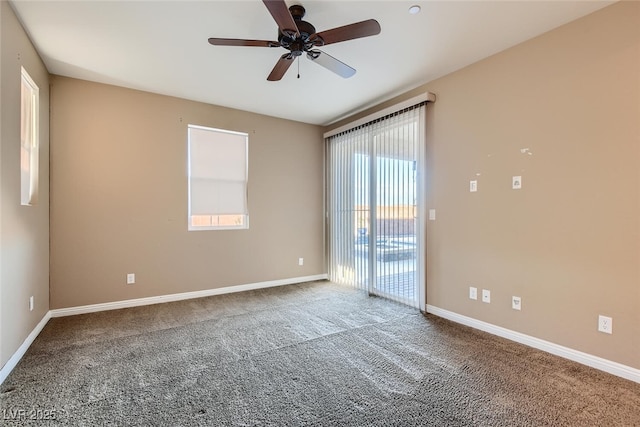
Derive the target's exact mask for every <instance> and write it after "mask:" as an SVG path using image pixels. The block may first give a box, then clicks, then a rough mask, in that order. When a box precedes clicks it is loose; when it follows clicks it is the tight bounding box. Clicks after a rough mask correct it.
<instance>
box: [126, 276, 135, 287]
mask: <svg viewBox="0 0 640 427" xmlns="http://www.w3.org/2000/svg"><path fill="white" fill-rule="evenodd" d="M134 283H136V275H135V274H134V273H129V274H127V285H133V284H134Z"/></svg>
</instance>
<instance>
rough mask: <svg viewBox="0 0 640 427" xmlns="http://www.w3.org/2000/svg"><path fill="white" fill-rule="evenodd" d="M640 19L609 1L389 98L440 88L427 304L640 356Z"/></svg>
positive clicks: (633, 8)
mask: <svg viewBox="0 0 640 427" xmlns="http://www.w3.org/2000/svg"><path fill="white" fill-rule="evenodd" d="M638 23H640V3H638V2H633V3H631V2H621V3H618V4H614V5H612V6H610V7H607V8H605V9H603V10H601V11H599V12H596V13H594V14H592V15H590V16H587V17H585V18H583V19H580V20H578V21H575V22H573V23H570V24H568V25H566V26H563V27H561V28H559V29H556V30H554V31H551V32H549V33H547V34H544V35H542V36H540V37H538V38H536V39H533V40H531V41H528V42H526V43H523V44H521V45H519V46H516V47H514V48H511V49H509V50H507V51H504V52H502V53H500V54H498V55H495V56H493V57H491V58H488V59H486V60H483V61H481V62H479V63H476V64H474V65H471V66H469V67H467V68H465V69H462V70H460V71H458V72H456V73H453V74H450V75H448V76H446V77H443V78H441V79H438V80H436V81H433V82H431V83H429V84H427V85H424V86H422V87H420V88H417V89H416V90H414V91H411V92H410V93H407V94H404V95H403V96H401V97H398V98H396V99H394V100H391V101H390V102H388V103H385V105H389V104H393V103H394V102H397V101H399V100H401V99H406V98H409V97H410V96H412V95H415V94H417V93H419V92H424V91H425V90H428V91H431V92H434V93H436V94H437V101H436V103H435V104H433V105H430V106H429V107H428V119H427V127H428V131H427V152H428V163H429V171H428V175H429V178H428V183H427V184H428V196H427V199H428V200H427V202H428V206H429V207H430V208H434V209H436V210H437V220H436V221H435V222H432V221H429V223H428V228H427V245H428V248H427V250H428V253H427V268H428V273H427V303H428V304H431V305H433V306H436V307H440V308H443V309H446V310H450V311H453V312H456V313H460V314H463V315H466V316H470V317H472V318H475V319H479V320H482V321H485V322H489V323H492V324H495V325H499V326H502V327H505V328H508V329H511V330H515V331H518V332H522V333H524V334H527V335H531V336H534V337H538V338H541V339H544V340H548V341H551V342H554V343H558V344H561V345H564V346H567V347H570V348H573V349H577V350H580V351H584V352H586V353H590V354H593V355H596V356H600V357H604V358H606V359H609V360H613V361H616V362H620V363H623V364H626V365H628V366H632V367H634V368H640V25H638ZM377 108H379V107H377ZM369 111H371V110H369ZM366 113H367V112H364V113H363V115H364V114H366ZM338 125H339V124H338ZM523 149H529V151H527V152H525V153H522V151H521V150H523ZM528 153H531V155H529V154H528ZM478 174H479V175H478ZM514 175H521V176H522V177H523V188H522V189H521V190H519V191H515V190H511V188H510V187H511V177H512V176H514ZM476 178H477V179H478V188H479V190H478V192H477V193H470V192H469V181H470V180H471V179H476ZM470 285H473V286H476V287H478V288H479V289H489V290H491V292H492V293H491V303H490V304H483V303H482V302H480V301H472V300H470V299H469V298H468V289H469V286H470ZM512 295H517V296H520V297H522V307H523V308H522V311H520V312H518V311H514V310H512V309H511V304H510V298H511V296H512ZM598 314H603V315H607V316H611V317H613V326H614V327H613V335H606V334H603V333H599V332H597V330H596V328H597V319H598Z"/></svg>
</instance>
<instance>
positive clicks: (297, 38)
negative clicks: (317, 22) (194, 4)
mask: <svg viewBox="0 0 640 427" xmlns="http://www.w3.org/2000/svg"><path fill="white" fill-rule="evenodd" d="M263 3H264V5H265V6H266V7H267V9H268V10H269V13H271V16H272V17H273V19H274V20H275V21H276V24H278V41H269V40H243V39H224V38H213V37H212V38H210V39H209V43H211V44H212V45H215V46H255V47H283V48H285V49H287V50H288V51H289V52H287V53H285V54H284V55H282V56H281V57H280V59H279V60H278V62H277V63H276V65H275V67H273V70H271V74H269V77H267V80H269V81H277V80H280V79H282V77H283V76H284V74H285V73H286V72H287V70H288V69H289V67H290V66H291V64H293V61H294V60H295V59H296V58H298V57H299V56H301V55H302V54H303V53H306V54H307V58H309V59H310V60H311V61H313V62H315V63H317V64H319V65H321V66H323V67H325V68H327V69H328V70H330V71H333V72H334V73H336V74H338V75H339V76H342V77H344V78H348V77H351V76H353V75H354V74H355V73H356V70H355V69H354V68H351V67H350V66H348V65H347V64H345V63H344V62H341V61H339V60H337V59H336V58H334V57H332V56H330V55H328V54H326V53H324V52H322V51H320V50H318V49H317V47H319V46H325V45H328V44H332V43H339V42H343V41H346V40H353V39H358V38H362V37H369V36H374V35H376V34H380V24H378V21H376V20H375V19H369V20H366V21H362V22H356V23H354V24H349V25H345V26H342V27H337V28H333V29H331V30H326V31H321V32H319V33H317V32H316V29H315V27H314V26H313V25H311V24H310V23H308V22H306V21H303V20H302V18H303V17H304V15H305V9H304V7H302V6H300V5H293V6H291V7H289V8H287V5H286V3H285V2H284V0H263ZM298 77H299V76H298Z"/></svg>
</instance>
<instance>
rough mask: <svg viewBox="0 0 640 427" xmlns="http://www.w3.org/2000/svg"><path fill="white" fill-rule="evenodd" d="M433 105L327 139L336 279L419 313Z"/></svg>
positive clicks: (331, 264)
mask: <svg viewBox="0 0 640 427" xmlns="http://www.w3.org/2000/svg"><path fill="white" fill-rule="evenodd" d="M424 108H425V103H421V104H418V105H416V106H413V107H409V108H406V109H403V110H402V111H398V112H396V113H394V114H390V115H388V116H385V117H383V118H381V119H378V120H376V121H373V122H370V123H367V124H364V125H362V126H359V127H356V128H354V129H350V130H347V131H345V132H342V133H339V134H337V135H334V136H331V137H329V138H328V139H327V147H328V153H327V158H328V174H327V177H328V186H327V187H328V189H329V194H328V199H327V207H328V212H329V223H328V224H329V229H328V230H329V231H328V236H329V238H328V240H329V245H328V247H329V251H328V252H329V253H328V259H329V278H330V279H331V280H332V281H335V282H337V283H343V284H348V285H351V286H354V287H357V288H360V289H365V290H367V291H368V292H369V293H372V294H376V295H380V296H384V297H387V298H390V299H394V300H397V301H400V302H403V303H405V304H409V305H412V306H416V307H418V306H419V305H420V301H419V298H420V290H419V287H418V283H422V280H420V278H421V277H422V266H423V265H424V263H423V262H421V261H420V260H422V259H423V258H424V257H423V256H422V255H423V249H422V248H423V246H424V245H423V240H424V239H423V238H422V235H423V230H422V228H423V225H422V221H421V219H420V218H421V217H420V216H421V215H422V214H423V212H421V209H419V206H420V205H421V204H422V203H423V200H422V199H423V197H422V195H421V194H422V188H423V187H422V184H421V182H420V177H421V174H422V172H421V171H422V168H423V160H422V157H423V150H424Z"/></svg>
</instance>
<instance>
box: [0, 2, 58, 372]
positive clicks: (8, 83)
mask: <svg viewBox="0 0 640 427" xmlns="http://www.w3.org/2000/svg"><path fill="white" fill-rule="evenodd" d="M0 21H1V30H0V31H1V37H0V38H1V40H2V41H1V47H0V54H1V58H0V61H1V62H0V66H1V71H0V75H1V82H0V86H1V91H2V96H1V97H0V99H1V107H0V112H1V113H0V129H1V130H0V186H1V189H2V192H1V196H0V367H2V366H4V364H5V363H6V362H7V360H9V358H10V357H11V356H12V355H13V354H14V353H15V351H16V350H17V349H18V347H20V345H21V344H22V343H23V341H24V340H25V339H26V338H27V336H28V335H29V333H31V331H32V330H33V329H34V327H35V326H36V325H37V324H38V322H39V321H40V320H41V319H42V318H43V316H44V315H45V314H46V312H47V311H48V310H49V162H48V159H49V109H48V104H49V74H48V72H47V70H46V68H45V67H44V65H43V63H42V61H41V60H40V57H39V56H38V54H37V53H36V51H35V50H34V48H33V46H32V45H31V42H30V41H29V39H28V37H27V35H26V34H25V32H24V30H23V29H22V27H21V26H20V23H19V22H18V20H17V18H16V16H15V14H14V13H13V10H12V9H11V7H10V6H9V4H8V3H7V2H6V1H0ZM21 66H23V67H24V68H25V69H26V70H27V72H28V73H29V75H30V76H31V77H32V78H33V80H34V81H35V83H36V84H37V85H38V87H39V89H40V159H39V161H40V181H39V184H40V186H39V190H40V191H39V200H38V203H37V205H35V206H21V205H20V67H21ZM30 296H33V297H34V302H35V304H34V310H33V311H29V297H30Z"/></svg>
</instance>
